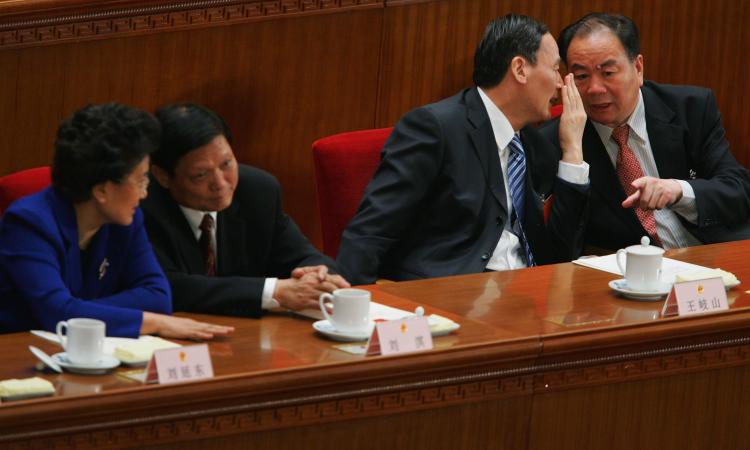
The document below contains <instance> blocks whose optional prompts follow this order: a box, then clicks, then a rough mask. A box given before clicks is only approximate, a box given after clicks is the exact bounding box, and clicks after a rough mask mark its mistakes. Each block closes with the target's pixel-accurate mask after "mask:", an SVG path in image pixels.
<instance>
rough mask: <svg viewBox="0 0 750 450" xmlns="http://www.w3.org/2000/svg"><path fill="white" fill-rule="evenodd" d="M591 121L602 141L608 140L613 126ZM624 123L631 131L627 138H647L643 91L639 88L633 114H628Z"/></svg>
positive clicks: (644, 139) (645, 139)
mask: <svg viewBox="0 0 750 450" xmlns="http://www.w3.org/2000/svg"><path fill="white" fill-rule="evenodd" d="M591 123H592V124H593V125H594V128H595V129H596V131H597V133H599V137H601V139H602V142H609V140H610V138H611V137H612V131H613V130H614V128H612V127H609V126H607V125H604V124H602V123H599V122H594V121H593V120H592V121H591ZM626 123H627V124H628V126H629V127H630V130H631V131H632V133H630V134H628V137H629V138H630V137H635V138H637V139H639V140H640V141H642V142H646V141H647V140H648V131H647V130H646V108H645V106H644V105H643V93H642V92H641V91H640V90H638V103H637V104H636V105H635V109H634V110H633V114H631V115H630V117H629V118H628V121H627V122H626Z"/></svg>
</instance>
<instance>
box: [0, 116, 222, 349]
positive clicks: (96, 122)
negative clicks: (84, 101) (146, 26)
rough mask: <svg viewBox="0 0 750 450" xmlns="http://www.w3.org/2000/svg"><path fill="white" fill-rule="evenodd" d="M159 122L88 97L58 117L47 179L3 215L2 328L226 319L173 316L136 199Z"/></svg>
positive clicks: (171, 328)
mask: <svg viewBox="0 0 750 450" xmlns="http://www.w3.org/2000/svg"><path fill="white" fill-rule="evenodd" d="M159 137H160V128H159V124H158V122H157V121H156V119H155V118H154V117H153V116H152V115H151V114H148V113H146V112H143V111H141V110H138V109H135V108H130V107H127V106H124V105H119V104H115V103H112V104H107V105H92V106H87V107H85V108H83V109H81V110H80V111H78V112H76V113H75V114H74V115H73V116H72V117H70V118H69V119H68V120H66V121H65V122H63V123H62V125H61V126H60V128H59V130H58V134H57V140H56V142H55V156H54V162H53V165H52V186H51V187H49V188H47V189H45V190H43V191H41V192H39V193H37V194H34V195H31V196H28V197H25V198H23V199H21V200H19V201H17V202H15V203H14V204H13V205H12V206H11V207H10V208H8V210H7V211H6V212H5V215H4V216H3V217H2V222H0V332H15V331H24V330H29V329H33V328H43V329H46V330H54V329H55V325H56V324H57V322H58V321H60V320H66V319H69V318H73V317H89V318H94V319H99V320H103V321H104V322H106V324H107V335H109V336H127V337H134V336H138V335H140V334H160V335H162V336H166V337H173V338H194V339H209V338H211V337H213V336H214V335H224V334H227V333H229V332H231V331H232V328H231V327H222V326H218V325H213V324H208V323H203V322H197V321H194V320H191V319H186V318H178V317H172V316H170V314H171V312H172V304H171V295H170V290H169V284H168V283H167V280H166V278H165V276H164V273H163V272H162V270H161V268H160V267H159V265H158V263H157V262H156V259H155V257H154V254H153V251H152V249H151V245H150V244H149V242H148V238H147V237H146V232H145V230H144V227H143V215H142V213H141V211H140V209H139V208H138V203H139V202H140V200H141V199H142V198H144V197H145V196H146V188H147V187H148V180H149V179H148V168H149V153H151V152H152V151H153V150H155V149H156V147H157V146H158V143H159Z"/></svg>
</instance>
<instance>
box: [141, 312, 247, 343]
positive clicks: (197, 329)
mask: <svg viewBox="0 0 750 450" xmlns="http://www.w3.org/2000/svg"><path fill="white" fill-rule="evenodd" d="M233 331H234V327H227V326H223V325H214V324H211V323H206V322H198V321H197V320H193V319H187V318H184V317H174V316H167V315H164V314H156V313H152V312H148V311H144V313H143V325H141V334H158V335H159V336H161V337H167V338H174V339H194V340H205V339H213V338H214V337H216V336H226V335H228V334H229V333H231V332H233Z"/></svg>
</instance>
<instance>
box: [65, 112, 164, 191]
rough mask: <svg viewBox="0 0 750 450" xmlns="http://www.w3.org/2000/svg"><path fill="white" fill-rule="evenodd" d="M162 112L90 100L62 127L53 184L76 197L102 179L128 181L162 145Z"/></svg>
mask: <svg viewBox="0 0 750 450" xmlns="http://www.w3.org/2000/svg"><path fill="white" fill-rule="evenodd" d="M159 135H160V127H159V122H158V121H157V120H156V118H155V117H154V116H153V115H151V114H149V113H147V112H145V111H142V110H140V109H137V108H132V107H130V106H125V105H122V104H119V103H108V104H104V105H88V106H86V107H84V108H82V109H80V110H78V111H76V112H75V113H74V114H73V115H72V116H71V117H69V118H68V119H66V120H65V121H63V123H62V124H61V125H60V127H59V128H58V130H57V138H56V140H55V155H54V158H53V162H52V186H53V187H54V188H55V189H56V190H57V191H58V192H60V193H61V194H62V196H63V197H65V198H66V199H67V200H69V201H71V202H73V203H80V202H84V201H86V200H88V199H90V198H91V189H92V188H93V187H94V186H96V185H97V184H100V183H104V182H107V181H112V182H115V183H120V182H122V181H123V180H124V179H125V177H126V176H127V175H128V174H129V173H130V172H132V171H133V169H134V168H135V167H136V166H137V165H138V164H140V163H141V161H143V158H145V157H146V156H147V155H148V154H150V153H151V152H153V151H155V150H156V148H157V146H158V145H159V137H160V136H159Z"/></svg>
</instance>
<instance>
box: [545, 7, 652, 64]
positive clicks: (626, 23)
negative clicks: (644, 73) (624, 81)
mask: <svg viewBox="0 0 750 450" xmlns="http://www.w3.org/2000/svg"><path fill="white" fill-rule="evenodd" d="M603 28H605V29H608V30H609V31H611V32H612V33H613V34H614V35H615V36H617V38H618V39H619V40H620V43H621V44H622V46H623V48H624V49H625V53H627V55H628V58H629V59H630V61H634V60H635V58H636V57H637V56H638V55H639V54H640V53H641V40H640V38H639V37H638V26H636V24H635V22H633V20H632V19H631V18H629V17H627V16H623V15H622V14H609V13H600V12H597V13H591V14H586V15H585V16H583V17H581V18H580V19H578V20H577V21H576V22H574V23H572V24H570V25H568V26H567V27H565V29H564V30H562V32H561V33H560V39H558V43H559V44H560V55H561V57H562V59H563V61H565V64H567V63H568V47H570V41H572V40H573V38H575V37H577V36H587V35H589V34H591V33H593V32H594V31H597V30H601V29H603Z"/></svg>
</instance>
